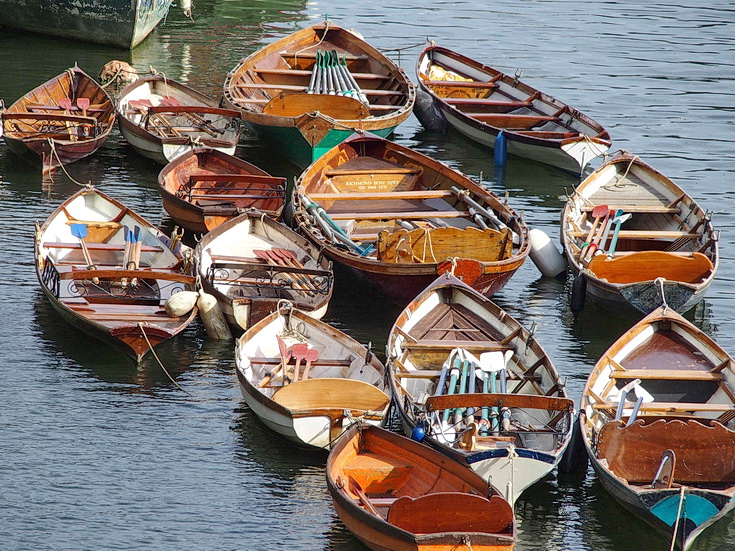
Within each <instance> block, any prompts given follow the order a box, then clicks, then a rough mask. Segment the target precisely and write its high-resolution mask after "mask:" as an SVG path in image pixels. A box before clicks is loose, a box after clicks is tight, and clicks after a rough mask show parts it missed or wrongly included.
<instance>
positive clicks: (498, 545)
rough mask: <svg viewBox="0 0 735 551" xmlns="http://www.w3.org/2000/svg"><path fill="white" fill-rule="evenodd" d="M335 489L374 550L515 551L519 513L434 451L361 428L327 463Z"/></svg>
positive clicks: (342, 509) (344, 512) (342, 508)
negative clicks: (460, 550) (514, 513)
mask: <svg viewBox="0 0 735 551" xmlns="http://www.w3.org/2000/svg"><path fill="white" fill-rule="evenodd" d="M327 487H328V488H329V493H330V495H331V496H332V501H333V503H334V508H335V509H336V510H337V514H338V515H339V518H340V519H341V520H342V522H343V523H344V524H345V526H346V527H347V529H348V530H349V531H350V532H352V533H353V534H354V535H355V536H356V537H357V538H358V539H359V540H360V541H362V542H363V543H364V544H365V545H366V546H367V547H369V548H370V549H374V550H376V551H384V550H388V549H389V550H393V549H395V550H404V549H406V550H408V549H411V550H415V551H455V550H459V549H472V550H474V551H510V550H511V549H513V546H514V544H515V541H516V527H515V518H514V515H513V509H512V507H511V506H510V504H509V503H508V502H507V501H506V500H505V499H503V498H502V497H501V496H500V495H499V494H498V491H497V490H496V489H495V488H494V487H492V486H490V485H489V484H488V483H487V482H485V481H484V480H483V479H482V478H481V477H480V476H478V475H476V474H475V473H473V472H472V471H471V470H469V469H467V468H465V467H463V466H462V465H460V464H459V463H456V462H454V461H447V458H446V457H445V456H444V455H442V454H440V453H438V452H437V451H435V450H432V449H431V448H429V447H427V446H424V445H422V444H419V443H418V442H414V441H413V440H410V439H408V438H406V437H405V436H400V435H398V434H395V433H392V432H389V431H387V430H385V429H382V428H380V427H376V426H369V425H355V426H352V427H350V429H349V430H348V431H347V432H345V434H344V435H343V436H342V438H340V439H339V441H338V442H337V444H336V445H335V446H334V448H333V449H332V451H331V452H330V453H329V457H328V458H327Z"/></svg>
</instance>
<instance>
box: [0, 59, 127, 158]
mask: <svg viewBox="0 0 735 551" xmlns="http://www.w3.org/2000/svg"><path fill="white" fill-rule="evenodd" d="M78 99H86V100H89V107H88V109H84V110H82V109H81V108H80V107H79V106H78V105H77V103H76V100H78ZM64 100H69V101H70V106H69V108H68V109H64V108H63V107H61V106H60V101H61V102H63V101H64ZM0 119H1V120H2V133H3V137H4V138H5V142H6V143H7V144H8V147H9V148H10V149H11V151H13V152H14V153H16V154H18V155H21V156H26V157H28V158H29V159H30V160H32V161H33V162H35V163H40V164H41V165H42V166H43V169H44V171H48V170H52V169H55V168H58V167H59V166H60V165H66V164H69V163H72V162H75V161H78V160H79V159H83V158H85V157H87V156H89V155H91V154H93V153H94V152H95V151H97V149H99V148H100V147H101V146H102V144H103V143H104V142H105V140H106V139H107V136H108V135H109V133H110V131H111V130H112V127H113V124H114V122H115V111H114V108H113V105H112V100H111V99H110V97H109V96H108V95H107V92H105V90H104V88H102V87H101V86H100V85H99V84H97V82H96V81H95V80H94V79H92V77H90V76H89V75H87V74H86V73H85V72H84V71H82V70H81V69H80V68H79V67H76V66H74V67H73V68H71V69H67V71H65V72H64V73H61V74H60V75H58V76H56V77H54V78H52V79H51V80H49V81H47V82H45V83H44V84H42V85H41V86H38V87H37V88H35V89H33V90H31V91H30V92H28V93H27V94H25V95H24V96H23V97H21V98H20V99H18V100H17V101H16V102H15V103H13V104H12V105H11V106H10V107H8V108H7V109H6V110H5V111H3V112H2V114H0Z"/></svg>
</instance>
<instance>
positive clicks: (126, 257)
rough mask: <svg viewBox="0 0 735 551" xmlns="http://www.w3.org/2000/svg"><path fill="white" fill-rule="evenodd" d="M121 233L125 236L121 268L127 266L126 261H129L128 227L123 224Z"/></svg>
mask: <svg viewBox="0 0 735 551" xmlns="http://www.w3.org/2000/svg"><path fill="white" fill-rule="evenodd" d="M123 235H124V236H125V251H124V252H123V262H122V265H123V268H127V267H128V262H129V261H130V244H131V243H130V241H131V238H130V228H128V227H127V226H123Z"/></svg>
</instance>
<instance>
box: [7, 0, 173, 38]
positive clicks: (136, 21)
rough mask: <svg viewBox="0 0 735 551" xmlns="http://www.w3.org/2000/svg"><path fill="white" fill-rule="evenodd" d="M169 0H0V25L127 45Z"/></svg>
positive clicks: (145, 30) (147, 27)
mask: <svg viewBox="0 0 735 551" xmlns="http://www.w3.org/2000/svg"><path fill="white" fill-rule="evenodd" d="M171 4H173V0H155V1H152V0H148V1H145V2H141V1H138V2H135V1H131V0H95V1H94V2H87V3H85V4H84V6H83V7H80V5H79V3H78V2H75V1H74V0H53V1H52V0H38V1H34V2H25V1H21V0H0V25H2V26H3V27H11V28H14V29H19V30H21V31H30V32H33V33H38V34H43V35H51V36H61V37H64V38H69V39H73V40H74V41H75V42H79V41H84V42H93V43H95V44H104V45H107V46H114V47H117V48H125V49H131V48H133V47H134V46H136V45H137V44H139V43H140V42H141V41H142V40H143V39H144V38H145V37H146V36H148V35H149V34H150V33H151V32H152V31H153V29H155V28H156V26H157V25H158V24H159V23H160V22H161V20H163V18H164V17H166V14H168V10H169V8H170V7H171Z"/></svg>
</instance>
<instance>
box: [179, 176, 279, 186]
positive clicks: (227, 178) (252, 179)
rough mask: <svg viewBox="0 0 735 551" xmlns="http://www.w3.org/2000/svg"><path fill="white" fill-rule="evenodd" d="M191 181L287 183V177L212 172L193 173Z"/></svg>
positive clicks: (194, 182) (190, 177) (193, 182)
mask: <svg viewBox="0 0 735 551" xmlns="http://www.w3.org/2000/svg"><path fill="white" fill-rule="evenodd" d="M189 182H190V183H191V184H196V183H199V182H247V183H254V184H261V183H262V184H285V183H286V179H285V178H279V177H276V176H264V175H262V174H226V173H210V174H192V175H191V176H189ZM268 189H272V188H268Z"/></svg>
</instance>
